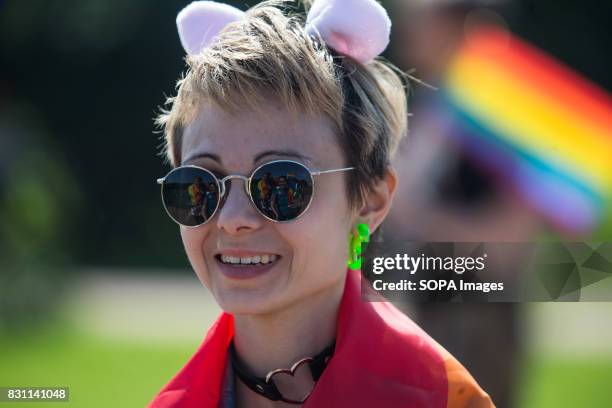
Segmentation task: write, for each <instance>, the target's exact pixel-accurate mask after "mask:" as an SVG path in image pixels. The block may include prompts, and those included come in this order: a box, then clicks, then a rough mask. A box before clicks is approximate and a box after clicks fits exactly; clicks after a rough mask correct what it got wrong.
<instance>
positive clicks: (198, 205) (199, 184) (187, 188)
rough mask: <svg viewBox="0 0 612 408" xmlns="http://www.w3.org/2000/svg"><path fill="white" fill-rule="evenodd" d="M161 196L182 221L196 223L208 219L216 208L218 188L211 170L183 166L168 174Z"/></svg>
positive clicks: (180, 222) (166, 205) (183, 222)
mask: <svg viewBox="0 0 612 408" xmlns="http://www.w3.org/2000/svg"><path fill="white" fill-rule="evenodd" d="M162 198H163V201H164V206H165V207H166V211H168V214H169V215H170V216H171V217H172V218H173V219H174V220H175V221H176V222H178V223H179V224H182V225H187V226H190V227H194V226H197V225H200V224H203V223H205V222H206V221H208V220H209V219H210V218H211V217H212V216H213V215H214V213H215V210H216V209H217V203H218V202H219V188H218V185H217V181H216V179H215V177H214V176H213V175H212V174H211V173H209V172H208V171H205V170H202V169H198V168H194V167H180V168H177V169H175V170H174V171H172V172H171V173H170V174H168V176H167V177H166V180H165V182H164V184H163V186H162Z"/></svg>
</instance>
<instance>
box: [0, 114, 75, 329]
mask: <svg viewBox="0 0 612 408" xmlns="http://www.w3.org/2000/svg"><path fill="white" fill-rule="evenodd" d="M0 133H1V134H2V135H3V138H2V142H1V143H0V146H1V148H2V150H1V152H0V161H1V162H2V165H1V166H0V214H2V217H1V218H0V272H1V273H0V331H2V330H3V329H4V330H6V329H8V328H15V327H16V326H24V325H27V324H28V323H31V322H33V321H36V320H38V319H41V318H42V317H44V316H45V315H46V314H47V312H48V309H49V308H50V307H51V305H53V304H54V301H55V300H57V299H58V298H59V295H60V294H61V292H62V287H63V283H64V282H65V281H66V279H67V278H68V276H69V274H70V272H69V271H70V267H69V260H70V258H71V253H70V248H71V245H70V242H71V239H70V238H69V234H70V232H72V227H73V226H74V224H73V218H72V215H73V214H74V213H75V204H76V203H77V201H78V197H79V190H78V186H77V185H76V182H75V180H74V178H73V177H72V175H71V174H70V173H69V172H68V170H67V168H66V165H65V161H64V160H63V158H62V156H61V154H60V153H59V152H58V151H57V150H56V148H54V146H52V145H50V144H49V143H47V142H45V138H44V129H43V128H42V126H41V124H40V123H38V122H37V115H36V114H35V113H33V112H31V111H29V110H27V109H19V108H15V107H13V109H11V110H10V111H8V112H6V114H5V115H2V116H0Z"/></svg>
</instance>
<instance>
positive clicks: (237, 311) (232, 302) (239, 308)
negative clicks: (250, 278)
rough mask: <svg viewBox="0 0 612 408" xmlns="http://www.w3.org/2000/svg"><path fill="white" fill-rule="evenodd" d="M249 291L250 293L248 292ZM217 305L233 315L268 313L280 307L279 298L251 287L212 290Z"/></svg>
mask: <svg viewBox="0 0 612 408" xmlns="http://www.w3.org/2000/svg"><path fill="white" fill-rule="evenodd" d="M249 292H251V293H249ZM214 296H215V299H216V301H217V304H218V305H219V307H220V308H221V309H222V310H223V311H225V312H227V313H230V314H233V315H255V314H268V313H272V312H274V311H276V310H279V309H280V308H282V304H283V302H282V301H281V299H277V298H275V296H272V295H270V294H266V293H253V290H252V289H250V290H249V289H241V290H236V289H231V290H222V291H216V292H214Z"/></svg>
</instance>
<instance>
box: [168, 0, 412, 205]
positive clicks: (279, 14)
mask: <svg viewBox="0 0 612 408" xmlns="http://www.w3.org/2000/svg"><path fill="white" fill-rule="evenodd" d="M302 3H306V4H305V6H306V7H302V11H301V12H299V11H298V12H296V8H297V7H298V6H300V4H296V2H289V1H284V0H280V1H279V0H272V1H266V2H264V3H261V4H259V5H257V6H255V7H253V8H251V9H250V10H248V11H247V13H246V18H244V19H242V20H240V21H237V22H234V23H231V24H229V25H228V26H227V27H225V28H224V29H223V31H222V32H221V33H220V34H219V36H218V38H217V40H216V42H215V43H214V44H213V45H211V46H210V47H209V48H206V49H204V50H202V52H201V53H199V54H197V55H191V56H189V57H187V65H188V71H187V73H186V74H185V76H184V77H183V78H182V79H180V80H179V81H178V83H177V89H178V93H177V95H176V97H172V98H169V99H168V101H167V105H169V106H170V109H169V110H162V113H161V114H160V115H159V116H158V117H157V120H156V123H157V124H158V125H159V126H160V127H161V128H162V130H163V134H164V138H165V143H164V152H163V154H164V155H165V156H166V158H167V160H168V161H169V162H170V164H171V165H172V166H174V167H176V166H179V165H180V164H181V162H182V158H181V142H182V137H183V131H184V129H185V127H186V126H188V125H189V123H190V121H191V120H192V119H193V118H194V116H195V114H196V112H197V110H198V108H199V107H200V106H202V102H206V103H214V104H216V105H217V106H220V107H221V108H222V109H225V110H227V111H229V112H235V111H238V110H240V109H249V108H252V109H256V108H257V106H258V105H260V103H261V102H263V101H264V100H265V99H268V98H269V96H270V95H272V96H274V97H276V98H278V99H279V100H280V101H281V102H282V103H283V104H284V105H285V106H287V107H288V108H289V109H292V110H294V111H301V112H305V113H315V114H322V115H326V116H327V117H329V118H330V119H331V120H332V122H333V123H334V125H335V127H336V129H335V130H336V134H337V136H338V143H339V146H340V147H341V148H342V150H343V152H344V154H345V158H346V161H347V164H348V165H350V166H354V167H355V168H356V171H353V172H351V173H349V176H348V177H347V194H348V197H349V202H350V205H351V207H353V208H354V206H355V205H358V204H359V203H362V202H363V198H364V194H366V193H367V191H368V190H370V189H371V188H373V186H374V184H375V182H376V181H378V180H380V179H381V178H383V177H384V176H385V174H386V172H387V171H388V169H389V166H390V163H391V159H392V158H393V156H394V154H395V152H396V150H397V147H398V144H399V142H400V140H401V139H402V138H403V137H404V136H405V134H406V131H407V130H406V128H407V102H406V89H405V86H404V84H405V83H407V82H406V81H403V78H402V75H401V73H399V71H398V70H397V69H396V68H395V67H394V66H393V65H391V64H389V63H387V62H385V61H383V60H382V59H380V58H377V59H375V60H373V61H370V62H368V63H366V64H361V63H359V62H357V61H354V60H352V59H351V58H349V57H345V56H341V55H338V54H337V53H335V52H334V51H333V50H331V49H329V48H327V47H326V46H325V45H324V44H323V43H322V41H321V40H320V39H318V38H313V37H311V36H310V35H308V34H307V33H306V31H305V30H304V12H303V11H304V9H306V8H307V6H308V5H307V3H308V2H307V1H302Z"/></svg>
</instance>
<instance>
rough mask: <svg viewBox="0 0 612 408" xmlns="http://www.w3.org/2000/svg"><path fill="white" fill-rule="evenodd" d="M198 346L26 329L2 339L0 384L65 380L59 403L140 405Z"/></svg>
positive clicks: (24, 406) (91, 406) (90, 406)
mask: <svg viewBox="0 0 612 408" xmlns="http://www.w3.org/2000/svg"><path fill="white" fill-rule="evenodd" d="M196 347H197V344H194V345H193V347H189V346H188V345H182V346H175V347H170V346H168V347H164V346H159V345H157V346H156V345H153V344H135V343H129V342H118V341H108V340H102V339H99V338H94V337H91V336H86V335H83V334H80V333H78V332H75V331H73V330H71V329H68V330H60V331H44V332H42V333H30V334H29V335H25V336H20V337H19V338H10V339H7V338H5V339H3V340H0V350H1V351H0V385H2V386H69V387H70V402H67V403H59V402H56V403H53V404H52V406H53V407H57V408H59V407H73V408H74V407H87V408H97V407H105V408H108V407H117V408H120V407H144V406H146V404H147V403H148V402H149V401H150V400H151V399H152V397H153V396H154V395H155V394H156V392H157V391H158V390H159V389H160V388H161V387H162V386H163V385H164V384H165V383H166V382H167V381H168V380H169V379H170V378H171V377H172V375H173V374H174V373H176V371H178V369H180V367H181V366H182V365H183V364H184V363H185V362H186V361H187V359H188V358H189V356H190V355H191V354H192V353H193V351H194V350H195V348H196ZM10 405H11V404H8V403H0V408H4V407H8V406H10ZM12 405H16V406H18V407H20V408H27V407H49V404H48V403H23V402H20V403H18V404H12Z"/></svg>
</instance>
